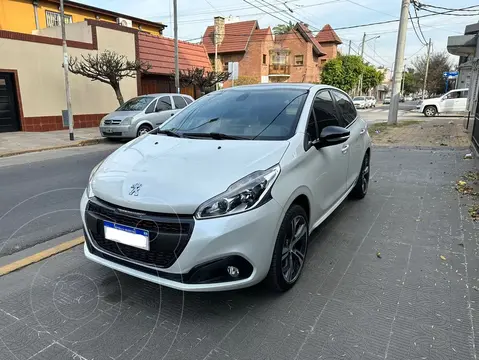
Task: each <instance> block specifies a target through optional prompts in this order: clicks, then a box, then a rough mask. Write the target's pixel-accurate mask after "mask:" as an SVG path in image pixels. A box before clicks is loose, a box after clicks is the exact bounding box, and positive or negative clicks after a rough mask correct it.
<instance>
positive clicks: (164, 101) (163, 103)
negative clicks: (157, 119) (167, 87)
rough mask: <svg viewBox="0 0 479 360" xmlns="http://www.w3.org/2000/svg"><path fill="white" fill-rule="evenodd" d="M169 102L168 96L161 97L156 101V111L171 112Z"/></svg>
mask: <svg viewBox="0 0 479 360" xmlns="http://www.w3.org/2000/svg"><path fill="white" fill-rule="evenodd" d="M171 109H172V107H171V100H170V97H169V96H162V97H160V98H159V99H158V102H157V104H156V111H165V110H171Z"/></svg>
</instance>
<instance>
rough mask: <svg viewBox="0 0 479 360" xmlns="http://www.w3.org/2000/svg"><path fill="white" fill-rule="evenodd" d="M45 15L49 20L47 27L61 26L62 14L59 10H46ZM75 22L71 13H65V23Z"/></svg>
mask: <svg viewBox="0 0 479 360" xmlns="http://www.w3.org/2000/svg"><path fill="white" fill-rule="evenodd" d="M45 17H46V20H47V27H53V26H60V25H61V24H62V23H61V16H60V13H59V12H54V11H48V10H46V11H45ZM72 22H73V18H72V16H71V15H65V24H71V23H72Z"/></svg>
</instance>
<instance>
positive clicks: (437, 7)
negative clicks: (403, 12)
mask: <svg viewBox="0 0 479 360" xmlns="http://www.w3.org/2000/svg"><path fill="white" fill-rule="evenodd" d="M412 3H413V4H414V6H415V7H416V6H417V7H418V8H422V7H430V8H433V9H440V10H450V11H478V10H471V9H472V8H475V7H479V5H472V6H467V7H464V8H447V7H442V6H437V5H430V4H423V3H421V2H419V1H415V0H413V1H412Z"/></svg>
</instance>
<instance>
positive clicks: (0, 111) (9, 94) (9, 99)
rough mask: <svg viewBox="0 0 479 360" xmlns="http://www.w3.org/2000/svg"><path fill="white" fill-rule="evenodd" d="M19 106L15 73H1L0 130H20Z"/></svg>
mask: <svg viewBox="0 0 479 360" xmlns="http://www.w3.org/2000/svg"><path fill="white" fill-rule="evenodd" d="M17 108H18V107H17V99H16V92H15V83H14V78H13V75H12V74H9V73H0V132H8V131H19V130H20V119H19V116H18V111H17Z"/></svg>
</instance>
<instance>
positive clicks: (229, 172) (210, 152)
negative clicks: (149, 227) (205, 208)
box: [91, 134, 289, 214]
mask: <svg viewBox="0 0 479 360" xmlns="http://www.w3.org/2000/svg"><path fill="white" fill-rule="evenodd" d="M288 146H289V142H288V141H259V140H258V141H250V140H212V139H187V138H174V137H167V136H163V135H153V134H152V135H146V136H143V137H140V138H137V139H136V140H133V141H131V142H129V143H128V144H125V145H123V146H122V147H121V148H119V149H118V150H116V151H115V152H114V153H113V154H111V155H110V156H109V157H108V158H106V160H105V161H104V162H103V163H102V165H101V166H100V167H99V168H98V170H97V172H96V173H95V174H94V176H93V178H92V181H91V188H92V190H93V193H94V194H95V196H96V197H98V198H100V199H102V200H104V201H107V202H110V203H113V204H116V205H119V206H124V207H127V208H131V209H136V210H143V211H153V212H159V213H176V214H193V213H194V212H195V210H196V209H197V208H198V206H199V205H201V204H202V203H203V202H205V201H206V200H209V199H210V198H212V197H213V196H216V195H218V194H220V193H222V192H224V191H225V190H226V189H227V188H228V187H229V186H230V185H231V184H232V183H234V182H236V181H238V180H239V179H241V178H243V177H244V176H246V175H249V174H250V173H252V172H254V171H257V170H265V169H268V168H270V167H271V166H274V165H276V164H277V163H279V161H280V160H281V157H282V156H283V154H284V152H285V151H286V149H287V148H288ZM136 184H138V185H139V186H140V188H139V191H138V192H137V193H135V192H132V189H134V188H135V185H136ZM132 187H133V188H132ZM130 194H131V195H130Z"/></svg>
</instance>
